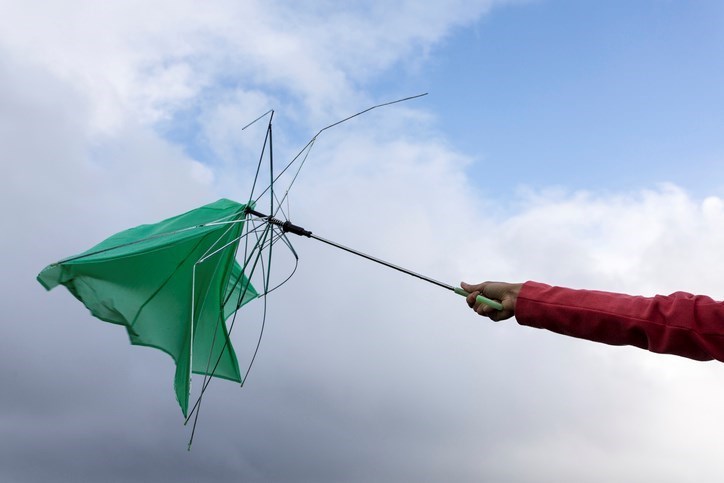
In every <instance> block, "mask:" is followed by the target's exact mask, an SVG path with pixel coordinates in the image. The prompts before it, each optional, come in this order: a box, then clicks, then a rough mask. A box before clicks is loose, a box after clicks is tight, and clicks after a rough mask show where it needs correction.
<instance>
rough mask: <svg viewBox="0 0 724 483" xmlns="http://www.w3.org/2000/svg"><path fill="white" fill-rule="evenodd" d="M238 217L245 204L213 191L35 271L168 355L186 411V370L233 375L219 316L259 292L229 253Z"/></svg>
mask: <svg viewBox="0 0 724 483" xmlns="http://www.w3.org/2000/svg"><path fill="white" fill-rule="evenodd" d="M245 217H246V205H243V204H240V203H237V202H235V201H231V200H227V199H221V200H219V201H216V202H215V203H211V204H208V205H205V206H202V207H200V208H197V209H195V210H191V211H189V212H187V213H184V214H182V215H178V216H175V217H173V218H169V219H167V220H164V221H161V222H159V223H155V224H152V225H141V226H138V227H135V228H131V229H129V230H126V231H122V232H120V233H117V234H115V235H113V236H111V237H110V238H108V239H106V240H104V241H102V242H101V243H99V244H98V245H96V246H94V247H93V248H91V249H89V250H87V251H85V252H83V253H81V254H79V255H77V256H73V257H70V258H67V259H65V260H62V261H60V262H58V263H54V264H52V265H49V266H48V267H46V268H45V269H44V270H43V271H42V272H40V274H39V275H38V277H37V278H38V281H39V282H40V283H41V284H43V286H44V287H45V288H46V289H48V290H50V289H52V288H53V287H55V286H57V285H59V284H62V285H65V286H66V288H67V289H68V290H70V292H71V293H72V294H73V295H74V296H75V297H76V298H77V299H78V300H80V301H81V302H83V304H84V305H85V306H86V307H87V308H88V309H89V310H90V311H91V313H92V314H93V315H94V316H95V317H98V318H99V319H101V320H104V321H106V322H111V323H114V324H120V325H123V326H125V327H126V331H127V332H128V336H129V338H130V340H131V344H135V345H143V346H149V347H155V348H157V349H161V350H162V351H164V352H166V353H168V354H169V355H170V356H171V357H173V359H174V361H175V362H176V375H175V379H174V388H175V390H176V398H177V399H178V402H179V404H180V405H181V410H182V411H183V414H184V416H187V413H188V404H189V391H190V388H191V372H195V373H198V374H207V375H209V376H216V377H222V378H225V379H230V380H232V381H236V382H241V373H240V371H239V364H238V362H237V359H236V354H235V353H234V349H233V347H232V346H231V341H230V340H229V334H228V331H227V327H226V323H225V320H226V319H227V318H228V317H229V316H230V315H231V314H233V313H234V312H235V311H236V310H237V309H238V308H239V307H240V306H241V305H243V304H245V303H247V302H248V301H250V300H252V299H254V298H256V297H258V295H259V294H258V293H257V292H256V290H255V289H254V287H252V286H251V284H250V283H249V281H248V279H247V278H246V276H245V275H244V273H243V270H242V268H241V267H240V266H239V264H238V263H237V262H236V258H235V255H236V250H237V247H238V243H239V238H240V236H241V233H242V230H243V225H244V219H245ZM217 361H218V364H217Z"/></svg>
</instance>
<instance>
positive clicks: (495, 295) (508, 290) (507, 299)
mask: <svg viewBox="0 0 724 483" xmlns="http://www.w3.org/2000/svg"><path fill="white" fill-rule="evenodd" d="M460 287H462V289H463V290H465V291H466V292H468V293H469V294H470V295H468V296H467V297H466V299H465V301H466V302H467V304H468V307H470V308H472V309H473V310H474V311H475V312H476V313H477V314H478V315H482V316H483V317H488V318H489V319H490V320H493V321H495V322H498V321H500V320H505V319H509V318H511V317H513V315H514V314H515V298H516V297H517V293H518V291H519V290H520V285H519V284H509V283H503V282H482V283H478V284H469V283H465V282H462V283H460ZM478 295H483V296H484V297H487V298H490V299H493V300H499V301H500V302H501V304H502V305H503V310H497V309H494V308H493V307H490V306H489V305H487V304H484V303H481V302H478V300H477V296H478Z"/></svg>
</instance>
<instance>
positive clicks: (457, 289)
mask: <svg viewBox="0 0 724 483" xmlns="http://www.w3.org/2000/svg"><path fill="white" fill-rule="evenodd" d="M453 291H454V292H455V293H456V294H458V295H462V296H463V297H467V296H468V295H470V293H469V292H466V291H465V290H463V289H461V288H460V287H455V288H453ZM475 300H477V301H478V302H480V303H481V304H485V305H488V306H490V307H493V308H494V309H495V310H503V305H502V304H501V303H500V302H498V301H496V300H493V299H489V298H488V297H483V296H482V295H478V296H477V297H475Z"/></svg>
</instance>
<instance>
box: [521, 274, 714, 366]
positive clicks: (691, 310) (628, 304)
mask: <svg viewBox="0 0 724 483" xmlns="http://www.w3.org/2000/svg"><path fill="white" fill-rule="evenodd" d="M515 317H516V319H517V320H518V323H519V324H521V325H527V326H530V327H537V328H539V329H548V330H551V331H553V332H557V333H559V334H565V335H569V336H571V337H578V338H581V339H588V340H592V341H595V342H603V343H605V344H612V345H633V346H636V347H640V348H642V349H648V350H650V351H652V352H658V353H662V354H675V355H679V356H683V357H688V358H690V359H696V360H700V361H705V360H711V359H717V360H720V361H724V303H722V302H716V301H714V300H712V299H711V298H709V297H705V296H701V295H691V294H688V293H684V292H676V293H674V294H671V295H668V296H663V295H657V296H655V297H635V296H631V295H624V294H618V293H611V292H599V291H593V290H572V289H569V288H563V287H551V286H549V285H545V284H542V283H537V282H526V283H525V284H524V285H523V288H522V289H521V291H520V294H519V295H518V300H517V302H516V306H515Z"/></svg>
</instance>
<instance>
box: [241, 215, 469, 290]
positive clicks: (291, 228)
mask: <svg viewBox="0 0 724 483" xmlns="http://www.w3.org/2000/svg"><path fill="white" fill-rule="evenodd" d="M247 213H249V214H252V215H254V216H257V217H259V218H264V219H266V221H267V222H268V223H271V224H272V225H276V226H279V227H281V228H282V230H283V231H284V232H285V233H294V234H295V235H299V236H306V237H307V238H314V239H315V240H318V241H321V242H322V243H326V244H327V245H330V246H333V247H335V248H339V249H340V250H344V251H345V252H348V253H351V254H353V255H357V256H358V257H362V258H365V259H367V260H370V261H372V262H375V263H379V264H380V265H384V266H385V267H388V268H391V269H393V270H397V271H398V272H402V273H405V274H407V275H410V276H413V277H415V278H419V279H420V280H424V281H425V282H429V283H431V284H433V285H437V286H438V287H442V288H445V289H447V290H452V291H453V292H457V291H456V289H455V287H453V286H452V285H448V284H446V283H442V282H440V281H438V280H435V279H433V278H430V277H426V276H425V275H421V274H419V273H417V272H413V271H412V270H408V269H406V268H402V267H400V266H399V265H395V264H393V263H390V262H386V261H384V260H382V259H380V258H377V257H373V256H372V255H368V254H366V253H363V252H361V251H359V250H355V249H354V248H350V247H346V246H344V245H340V244H339V243H337V242H333V241H331V240H327V239H326V238H322V237H320V236H317V235H314V234H312V232H311V231H309V230H305V229H304V228H302V227H300V226H297V225H293V224H292V223H290V222H289V221H281V220H278V219H276V218H274V217H272V216H269V215H265V214H264V213H259V212H258V211H256V210H253V209H250V208H247Z"/></svg>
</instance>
